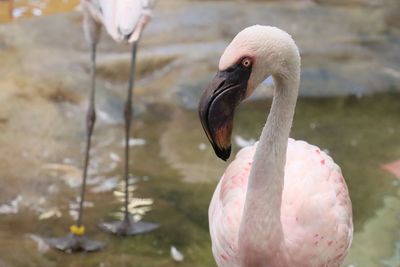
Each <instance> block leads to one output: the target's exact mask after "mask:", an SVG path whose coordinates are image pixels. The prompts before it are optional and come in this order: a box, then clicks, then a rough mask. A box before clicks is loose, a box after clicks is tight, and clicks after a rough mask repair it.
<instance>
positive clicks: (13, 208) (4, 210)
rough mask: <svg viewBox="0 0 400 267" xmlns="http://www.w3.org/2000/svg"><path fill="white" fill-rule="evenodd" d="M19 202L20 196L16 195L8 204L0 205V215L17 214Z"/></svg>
mask: <svg viewBox="0 0 400 267" xmlns="http://www.w3.org/2000/svg"><path fill="white" fill-rule="evenodd" d="M21 201H22V196H21V195H18V196H17V197H16V198H15V199H13V200H11V201H10V204H3V205H0V214H17V213H18V211H19V205H20V203H21Z"/></svg>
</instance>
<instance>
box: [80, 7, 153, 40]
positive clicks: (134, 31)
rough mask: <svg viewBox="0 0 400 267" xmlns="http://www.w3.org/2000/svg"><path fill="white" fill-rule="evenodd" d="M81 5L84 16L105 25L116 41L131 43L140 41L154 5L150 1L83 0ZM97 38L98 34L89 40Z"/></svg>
mask: <svg viewBox="0 0 400 267" xmlns="http://www.w3.org/2000/svg"><path fill="white" fill-rule="evenodd" d="M81 3H82V6H83V8H84V14H85V15H87V16H89V17H90V18H91V19H92V20H93V21H94V22H95V23H97V24H98V25H104V27H105V28H106V30H107V33H108V34H109V35H110V36H111V37H112V38H113V39H114V40H115V41H117V42H121V41H128V42H129V43H132V42H134V41H137V40H138V39H139V35H140V33H141V32H142V31H143V28H144V27H145V25H146V24H147V23H148V22H149V20H150V17H151V14H152V8H153V5H154V3H152V2H151V1H150V0H81ZM97 36H98V33H97V34H91V35H89V40H90V39H93V38H96V37H97ZM96 39H98V37H97V38H96Z"/></svg>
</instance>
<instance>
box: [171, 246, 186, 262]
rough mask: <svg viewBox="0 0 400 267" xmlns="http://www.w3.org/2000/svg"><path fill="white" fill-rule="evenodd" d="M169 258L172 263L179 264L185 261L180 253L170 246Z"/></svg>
mask: <svg viewBox="0 0 400 267" xmlns="http://www.w3.org/2000/svg"><path fill="white" fill-rule="evenodd" d="M171 257H172V259H173V260H174V261H178V262H181V261H183V260H184V259H185V257H184V256H183V254H182V252H180V251H179V250H178V249H177V248H176V247H175V246H171Z"/></svg>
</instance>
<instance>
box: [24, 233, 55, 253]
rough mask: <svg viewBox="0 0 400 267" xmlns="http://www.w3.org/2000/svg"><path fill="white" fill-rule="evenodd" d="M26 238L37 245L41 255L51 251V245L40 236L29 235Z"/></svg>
mask: <svg viewBox="0 0 400 267" xmlns="http://www.w3.org/2000/svg"><path fill="white" fill-rule="evenodd" d="M26 236H27V237H28V238H29V239H31V240H32V241H34V242H35V243H36V244H37V248H38V251H39V253H41V254H44V253H46V252H47V251H48V250H49V249H50V247H49V245H47V243H46V242H45V241H44V240H43V238H41V237H40V236H37V235H34V234H27V235H26Z"/></svg>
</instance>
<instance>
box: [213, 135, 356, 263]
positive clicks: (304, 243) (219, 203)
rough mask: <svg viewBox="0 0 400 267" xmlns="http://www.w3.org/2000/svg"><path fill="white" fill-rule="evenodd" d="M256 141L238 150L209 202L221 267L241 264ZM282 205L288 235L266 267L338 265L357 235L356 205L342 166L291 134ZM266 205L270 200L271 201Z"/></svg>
mask: <svg viewBox="0 0 400 267" xmlns="http://www.w3.org/2000/svg"><path fill="white" fill-rule="evenodd" d="M256 147H257V144H255V145H253V146H250V147H245V148H243V149H242V150H240V151H239V152H238V154H237V155H236V158H235V160H234V161H233V162H232V163H231V164H230V165H229V166H228V168H227V170H226V171H225V173H224V175H223V176H222V178H221V180H220V182H219V184H218V186H217V188H216V190H215V192H214V195H213V198H212V201H211V203H210V207H209V224H210V225H209V226H210V234H211V239H212V251H213V254H214V258H215V260H216V262H217V264H218V266H219V267H239V266H242V265H241V264H240V260H239V257H238V255H239V253H238V252H239V251H238V238H239V229H240V223H241V220H242V214H243V209H244V204H245V200H246V190H247V186H248V179H249V174H250V170H251V168H252V163H253V156H254V153H255V151H256ZM284 172H285V174H284V188H283V192H282V204H281V218H280V219H281V224H282V230H283V240H281V241H280V242H279V243H277V244H273V245H274V246H275V247H276V248H277V252H276V254H275V257H274V258H273V259H270V261H269V265H263V266H266V267H278V266H285V267H286V266H297V267H337V266H340V264H341V262H343V259H344V257H345V256H346V254H347V252H348V250H349V246H350V243H351V240H352V233H353V224H352V219H351V218H352V208H351V201H350V198H349V195H348V191H347V186H346V183H345V181H344V178H343V176H342V172H341V170H340V167H339V166H338V165H336V164H335V162H334V161H333V160H332V158H331V157H330V156H328V155H327V154H326V153H324V152H323V151H321V150H320V149H319V148H318V147H316V146H313V145H310V144H308V143H306V142H304V141H295V140H293V139H289V141H288V147H287V157H286V165H285V171H284ZM266 206H267V203H266Z"/></svg>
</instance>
